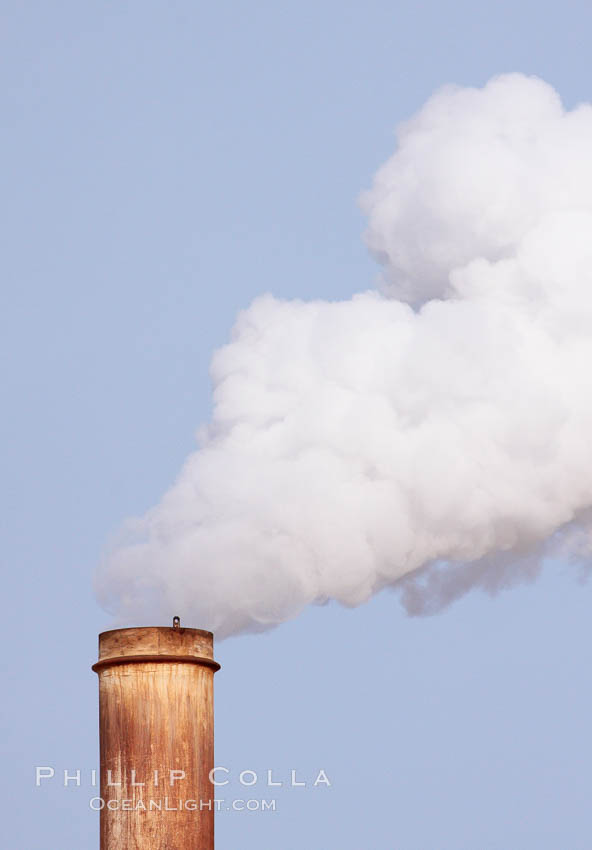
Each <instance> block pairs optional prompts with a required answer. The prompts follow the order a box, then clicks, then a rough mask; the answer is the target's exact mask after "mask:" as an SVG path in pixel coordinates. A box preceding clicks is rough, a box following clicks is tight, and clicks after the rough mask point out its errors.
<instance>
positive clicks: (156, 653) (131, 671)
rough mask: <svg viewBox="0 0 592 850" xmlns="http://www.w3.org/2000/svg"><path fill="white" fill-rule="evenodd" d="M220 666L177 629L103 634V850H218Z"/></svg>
mask: <svg viewBox="0 0 592 850" xmlns="http://www.w3.org/2000/svg"><path fill="white" fill-rule="evenodd" d="M218 667H219V665H218V664H217V663H216V662H215V661H214V659H213V637H212V634H211V632H205V631H201V630H200V629H186V628H181V627H180V624H178V623H175V625H174V626H173V628H156V627H150V628H133V629H116V630H114V631H109V632H103V634H101V635H99V660H98V662H97V664H95V665H94V667H93V669H94V670H96V672H97V673H98V676H99V727H100V751H101V798H102V800H103V801H104V806H103V808H102V810H101V850H123V848H125V850H213V848H214V804H213V802H212V803H211V804H210V805H208V804H209V802H210V801H211V800H213V793H212V792H213V787H212V785H211V783H210V780H209V774H210V771H211V769H212V768H213V767H214V712H213V709H214V700H213V684H214V682H213V680H214V672H215V670H217V669H218ZM116 783H118V784H116Z"/></svg>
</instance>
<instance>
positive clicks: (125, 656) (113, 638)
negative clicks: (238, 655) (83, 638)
mask: <svg viewBox="0 0 592 850" xmlns="http://www.w3.org/2000/svg"><path fill="white" fill-rule="evenodd" d="M98 654H99V657H98V660H97V662H96V663H95V664H94V665H93V666H92V669H93V670H94V671H95V672H96V673H98V672H99V671H100V670H103V669H104V668H106V667H111V666H116V665H120V664H159V663H169V664H183V663H185V664H198V665H201V666H203V667H209V668H210V669H212V670H213V671H214V672H216V670H219V669H220V665H219V664H218V663H217V662H216V661H215V660H214V635H213V633H212V632H209V631H206V630H205V629H191V628H185V627H183V628H180V627H179V626H173V627H170V626H130V627H128V628H123V629H108V630H107V631H104V632H101V633H100V634H99V653H98Z"/></svg>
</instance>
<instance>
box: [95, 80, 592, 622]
mask: <svg viewBox="0 0 592 850" xmlns="http://www.w3.org/2000/svg"><path fill="white" fill-rule="evenodd" d="M397 138H398V145H397V149H396V151H395V153H394V155H393V156H392V157H391V159H390V160H389V161H388V162H387V163H386V164H385V165H384V166H383V167H382V168H381V169H380V171H379V172H378V174H377V176H376V179H375V181H374V185H373V187H372V189H371V190H370V191H368V192H367V193H366V194H365V195H364V196H363V199H362V204H363V207H364V209H365V211H366V212H367V214H368V216H369V226H368V230H367V234H366V239H367V242H368V245H369V247H370V250H371V251H372V252H373V254H374V255H375V256H376V257H377V259H378V260H379V262H380V263H381V265H382V266H383V273H382V278H381V284H380V286H381V291H371V292H363V293H361V294H359V295H356V296H355V297H354V298H352V299H351V300H348V301H343V302H339V303H327V302H324V301H313V302H310V303H306V302H301V301H288V302H286V301H279V300H277V299H275V298H273V297H272V296H270V295H266V296H263V297H261V298H258V299H257V300H256V301H255V302H254V303H253V304H252V305H251V306H250V307H249V308H248V309H247V310H245V311H244V312H243V313H241V314H240V316H239V317H238V320H237V322H236V326H235V328H234V331H233V335H232V340H231V342H230V343H229V344H228V345H227V346H225V347H224V348H222V349H221V350H219V351H217V352H216V353H215V355H214V358H213V361H212V378H213V382H214V402H215V405H214V412H213V416H212V421H211V423H210V424H209V425H207V426H206V427H204V428H203V429H202V430H201V432H200V434H199V442H200V447H199V449H198V450H197V451H196V452H195V453H193V454H192V455H191V456H190V457H189V458H188V459H187V461H186V463H185V465H184V467H183V469H182V470H181V472H180V474H179V477H178V479H177V481H176V483H175V484H174V485H173V486H172V488H171V489H170V490H169V491H168V493H166V494H165V496H164V497H163V499H162V501H161V502H160V504H159V505H157V506H156V507H155V508H153V509H152V510H151V511H149V512H148V513H147V514H146V515H145V516H144V517H143V518H141V519H138V520H134V521H131V522H129V523H128V525H127V528H126V531H125V534H124V536H123V537H122V538H121V540H120V541H119V543H118V544H117V546H116V547H115V548H113V549H112V551H110V553H109V554H108V555H107V556H106V557H105V559H104V562H103V563H102V565H101V567H100V569H99V572H98V576H97V592H98V595H99V598H100V599H101V601H102V603H103V604H104V605H105V606H106V607H107V608H108V609H110V610H112V611H113V612H114V613H115V615H116V617H117V619H118V621H119V622H127V621H132V620H133V621H135V622H138V621H152V620H153V619H155V618H156V619H160V620H162V619H164V620H165V621H168V620H169V619H170V616H171V614H172V613H175V614H176V613H178V614H180V615H181V616H182V617H183V618H184V620H185V621H186V622H191V623H194V624H196V625H199V626H203V627H208V628H211V629H214V630H216V631H217V632H218V634H219V635H220V636H224V635H228V634H231V633H234V632H237V631H240V630H246V629H258V628H265V627H267V626H272V625H274V624H277V623H279V622H281V621H282V620H285V619H287V618H289V617H293V616H294V615H296V614H297V613H298V612H299V611H300V610H301V609H302V608H303V607H304V606H306V605H308V604H309V603H312V602H321V601H324V600H327V599H336V600H339V601H340V602H342V603H344V604H345V605H358V604H359V603H361V602H364V601H365V600H367V599H368V597H370V596H371V595H372V594H373V593H375V592H376V591H378V590H379V589H381V588H383V587H385V586H387V585H393V584H395V583H399V586H400V587H401V588H402V599H403V602H404V604H405V605H406V606H407V608H408V609H409V610H410V611H411V612H417V613H419V612H430V611H433V610H437V609H438V608H439V607H441V606H442V605H443V604H446V603H447V602H448V601H450V600H451V599H454V598H456V597H458V596H459V595H461V594H462V593H464V592H466V591H467V590H468V589H470V588H471V587H475V586H480V587H482V588H484V589H487V590H491V591H493V590H495V589H496V588H498V587H500V586H502V585H506V584H508V583H511V582H512V581H516V580H519V579H521V578H523V577H524V576H529V575H532V574H533V573H536V571H537V568H538V563H539V560H540V558H541V557H542V555H543V554H544V553H545V552H548V551H549V547H551V546H561V547H562V550H563V551H564V552H567V553H571V554H580V555H582V554H583V555H585V556H587V553H588V548H589V544H588V528H589V525H590V520H589V514H590V512H591V509H592V377H591V374H590V370H591V368H592V107H591V106H590V105H588V104H585V105H582V106H579V107H578V108H577V109H574V110H573V111H566V110H564V109H563V107H562V105H561V102H560V100H559V97H558V96H557V94H556V93H555V91H554V90H553V89H552V88H551V87H550V86H548V85H547V84H545V83H544V82H542V81H541V80H539V79H536V78H528V77H524V76H522V75H519V74H510V75H505V76H501V77H496V78H494V79H493V80H492V81H491V82H489V83H488V84H487V85H486V86H485V88H483V89H472V88H452V87H449V88H445V89H443V90H442V91H440V92H438V93H436V94H435V95H434V96H433V97H432V98H431V99H430V100H429V101H428V102H427V103H426V105H425V106H424V107H423V109H422V110H421V111H420V112H419V113H418V114H417V115H416V116H415V117H414V118H412V119H411V120H410V121H408V122H407V123H405V124H404V125H403V126H401V127H400V128H399V131H398V137H397ZM409 574H413V575H412V576H411V577H410V576H409ZM404 576H407V577H408V578H407V580H406V581H404V582H400V580H401V579H402V578H403V577H404Z"/></svg>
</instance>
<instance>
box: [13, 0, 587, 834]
mask: <svg viewBox="0 0 592 850" xmlns="http://www.w3.org/2000/svg"><path fill="white" fill-rule="evenodd" d="M2 11H3V14H2V19H3V21H2V28H1V29H2V34H1V36H0V37H1V39H2V49H1V50H0V79H1V92H2V111H1V120H2V124H3V133H2V136H1V138H2V141H1V145H2V153H3V162H4V168H3V172H2V173H3V178H2V179H3V197H4V201H5V202H4V205H3V210H2V228H1V230H0V233H1V239H2V251H1V253H0V256H1V262H2V279H3V287H2V289H3V306H2V311H1V321H2V333H1V336H0V340H1V345H2V347H3V352H2V353H3V357H2V363H3V402H4V403H3V414H2V418H1V421H0V428H1V429H2V443H1V444H2V446H3V448H4V458H3V461H4V463H3V479H4V487H3V488H2V493H1V498H2V510H1V512H0V515H1V516H2V520H3V522H2V525H3V545H2V549H1V557H2V568H3V578H4V593H5V600H6V602H5V606H4V616H3V626H4V631H5V636H4V642H5V648H4V653H3V662H2V663H3V667H4V676H3V680H4V689H3V700H2V730H3V735H2V747H3V757H2V773H1V780H0V781H1V784H2V789H1V795H2V802H3V810H4V812H5V813H6V818H5V831H6V837H5V841H4V843H5V846H7V847H14V848H17V847H18V848H20V847H23V848H25V847H26V848H27V850H45V848H47V847H52V848H54V847H89V848H94V847H98V816H97V815H96V814H94V813H92V812H91V811H90V810H89V807H88V798H89V796H91V794H90V793H89V788H88V787H84V786H83V787H82V788H80V789H76V788H73V787H70V788H68V789H63V788H62V787H60V786H59V781H57V780H56V781H55V782H54V783H48V784H47V785H46V786H44V787H42V788H35V785H34V776H35V765H53V766H54V767H55V768H56V773H58V774H59V773H60V772H63V770H64V769H70V770H71V769H74V768H77V767H80V768H82V769H83V770H87V771H90V770H91V769H92V768H93V767H95V766H96V764H97V694H96V681H95V678H96V677H95V675H94V674H93V673H91V671H90V665H91V664H92V663H93V661H94V660H95V656H96V634H97V632H98V631H100V630H102V629H104V628H106V627H108V625H109V619H108V616H107V615H106V614H105V613H104V612H102V611H101V610H100V609H99V608H98V606H97V604H96V602H95V600H94V597H93V594H92V575H93V571H94V567H95V564H96V562H97V560H98V558H99V556H100V552H101V549H102V547H103V545H104V543H105V541H106V539H107V538H108V537H109V535H110V534H111V533H112V532H114V531H115V530H116V529H117V527H118V525H119V523H120V522H121V520H122V519H123V518H125V517H126V516H129V515H132V514H138V513H141V512H143V511H144V510H145V509H146V508H148V507H149V506H150V505H152V504H154V503H155V502H156V501H157V500H158V498H159V497H160V495H161V494H162V492H163V490H164V489H165V488H166V487H167V486H168V485H169V483H170V482H171V481H172V480H173V478H174V476H175V475H176V473H177V471H178V469H179V466H180V464H181V462H182V460H183V458H184V457H185V456H186V455H187V453H188V452H189V451H190V450H191V449H192V447H193V445H194V433H195V430H196V427H197V426H198V424H199V423H200V422H202V421H204V420H205V419H207V416H208V412H209V409H210V395H209V390H210V387H209V378H208V363H209V358H210V354H211V352H212V350H213V349H214V348H215V347H216V346H218V345H220V344H222V343H223V342H224V341H225V340H226V339H227V337H228V333H229V330H230V327H231V326H232V323H233V319H234V317H235V315H236V312H237V311H238V310H239V309H241V308H243V307H245V306H247V305H248V304H249V302H250V301H251V299H252V298H253V297H254V296H256V295H257V294H259V293H261V292H266V291H270V292H273V293H274V294H275V295H277V296H280V297H298V298H318V297H322V298H328V299H335V298H341V297H347V296H348V295H350V294H351V293H353V292H356V291H360V290H362V289H365V288H367V287H370V286H372V285H373V283H374V280H375V276H376V273H377V269H376V266H375V264H374V263H373V261H372V260H371V259H370V258H369V257H368V256H367V252H366V250H365V248H364V246H363V244H362V241H361V232H362V230H363V226H364V222H363V219H362V216H361V215H360V213H359V211H358V208H357V206H356V198H357V195H358V193H359V192H360V190H362V189H363V188H366V187H367V186H368V185H369V182H370V179H371V177H372V174H373V173H374V172H375V170H376V168H377V167H378V166H379V165H380V164H381V162H383V161H384V160H385V158H386V157H387V156H388V155H389V154H390V153H391V151H392V148H393V129H394V127H395V125H396V124H397V123H398V122H399V121H400V120H402V119H404V118H406V117H408V116H409V115H410V114H411V113H413V112H415V111H416V110H417V109H418V108H419V107H420V106H421V104H422V103H423V102H424V100H425V99H426V97H427V96H428V95H429V94H430V93H431V92H432V91H433V90H434V89H435V88H437V87H438V86H440V85H441V84H443V83H446V82H456V83H460V84H465V85H481V84H483V83H484V82H485V81H486V80H487V79H488V78H489V77H491V76H492V75H493V74H495V73H499V72H503V71H509V70H519V71H523V72H525V73H530V74H538V75H540V76H541V77H543V78H544V79H546V80H547V81H548V82H550V83H551V84H552V85H554V86H555V88H556V89H557V90H558V91H559V92H560V94H561V95H562V97H563V99H564V101H565V103H566V105H568V106H572V105H574V104H575V103H577V102H579V101H581V100H587V99H592V90H591V88H590V83H589V47H588V34H589V32H590V25H591V24H592V11H591V10H590V7H589V6H588V5H587V4H583V3H563V4H561V5H559V4H557V5H554V6H551V5H547V6H545V5H543V4H541V3H540V2H539V3H534V2H518V3H509V2H500V3H497V4H495V5H494V4H488V6H487V7H483V6H477V5H476V4H469V3H461V2H451V3H439V4H437V3H433V2H428V3H399V4H397V5H394V4H388V3H384V2H381V3H378V2H370V3H364V4H362V3H360V2H350V3H348V2H345V3H339V4H338V3H333V2H327V3H320V4H318V3H316V4H313V3H310V2H307V0H304V2H299V3H286V4H271V3H267V2H264V3H258V4H255V5H254V4H247V3H238V2H235V3H217V4H214V3H210V4H205V3H197V2H188V0H179V2H169V3H167V4H164V3H156V2H142V3H140V2H118V3H115V2H103V3H86V4H80V3H73V2H56V3H54V4H41V3H18V4H17V3H14V2H5V3H4V4H3V7H2ZM579 579H580V576H579V573H578V571H577V569H576V568H574V567H569V566H567V565H562V564H558V563H552V564H549V565H548V566H547V568H546V570H545V573H544V575H543V577H542V578H541V579H540V580H539V581H538V582H537V583H536V584H533V585H525V586H522V587H519V588H516V589H514V590H512V591H509V592H506V593H504V594H502V595H501V596H498V597H496V598H495V599H493V600H492V599H490V598H489V597H487V596H484V595H482V594H479V593H475V594H473V595H470V596H468V597H466V598H465V599H463V600H462V601H461V602H459V603H457V604H456V605H454V606H453V607H452V608H450V609H448V610H447V611H446V612H444V613H443V614H441V615H438V616H437V617H434V618H425V619H410V618H408V617H407V616H406V615H405V614H404V612H403V611H402V610H401V608H400V606H399V603H398V601H397V598H396V596H395V595H394V594H392V593H388V592H387V593H384V594H383V595H381V596H379V597H377V598H376V599H374V600H373V601H372V602H371V603H369V604H368V605H367V606H364V607H362V608H359V609H356V610H354V611H350V610H345V609H342V608H339V607H338V606H335V605H329V606H327V607H323V608H314V609H311V610H309V611H307V612H306V613H305V614H304V615H303V616H302V617H300V618H299V619H298V620H295V621H293V622H290V623H287V624H285V625H284V626H282V627H281V628H279V629H277V630H275V631H272V632H270V633H268V634H266V635H263V636H256V637H255V636H254V637H246V638H236V639H231V640H229V641H226V642H224V643H221V644H220V645H219V646H218V647H217V652H216V654H217V657H218V660H220V662H221V663H222V665H223V669H222V671H221V672H220V673H219V674H217V679H216V684H217V692H216V700H217V738H216V746H217V761H218V762H219V763H221V764H226V765H228V766H229V767H231V768H232V769H233V771H234V772H235V774H238V772H240V770H243V769H247V768H249V769H251V768H252V769H255V770H258V771H259V772H261V773H262V775H264V772H265V771H266V770H267V769H269V768H271V769H273V770H274V774H276V775H286V776H288V775H289V773H290V771H291V770H292V769H297V770H298V771H299V774H300V775H303V776H304V777H305V778H307V779H309V778H314V776H315V775H316V772H317V770H318V769H319V768H323V769H325V770H326V771H327V774H328V775H329V777H330V778H331V781H332V786H331V788H328V789H327V788H318V789H312V788H311V787H307V788H305V789H283V790H282V791H281V792H280V793H278V794H277V795H276V796H277V799H278V810H277V812H275V813H261V812H260V813H252V814H248V813H242V814H239V813H232V814H225V813H222V814H221V815H220V816H219V818H218V822H217V830H218V846H219V847H220V848H228V849H229V850H231V848H240V850H248V848H251V847H252V848H255V847H257V848H260V850H296V848H297V847H301V846H303V845H305V846H307V847H308V848H310V850H322V848H326V847H331V846H339V847H341V848H343V850H383V849H384V850H477V848H478V850H498V849H499V850H510V848H511V850H516V848H520V850H526V848H536V850H547V848H549V850H551V848H552V849H553V850H556V848H558V847H569V848H572V850H578V848H582V850H583V848H587V847H589V844H590V841H589V834H590V830H591V828H592V816H591V814H590V810H589V803H588V797H589V790H590V786H591V782H592V769H591V767H590V761H591V755H592V745H591V743H590V736H589V717H590V711H591V708H592V688H591V687H590V681H589V675H588V670H589V667H590V655H591V652H590V649H589V644H590V642H589V640H588V638H589V616H588V610H589V606H590V602H591V601H592V590H591V589H590V587H589V585H588V584H585V583H584V584H582V583H581V581H580V580H579ZM194 625H196V626H199V623H196V624H194ZM238 790H240V789H238ZM252 796H254V797H259V798H263V797H269V796H270V794H269V789H267V788H265V787H264V785H262V784H259V785H258V786H257V787H256V789H255V791H254V792H253V795H252Z"/></svg>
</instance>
